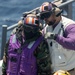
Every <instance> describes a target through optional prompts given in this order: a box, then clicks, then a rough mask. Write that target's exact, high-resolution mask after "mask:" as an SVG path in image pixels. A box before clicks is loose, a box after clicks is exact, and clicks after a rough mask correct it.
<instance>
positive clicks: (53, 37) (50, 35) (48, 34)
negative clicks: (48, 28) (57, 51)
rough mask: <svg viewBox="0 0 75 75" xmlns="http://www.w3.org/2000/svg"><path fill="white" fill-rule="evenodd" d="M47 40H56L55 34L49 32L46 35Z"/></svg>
mask: <svg viewBox="0 0 75 75" xmlns="http://www.w3.org/2000/svg"><path fill="white" fill-rule="evenodd" d="M45 39H54V40H55V39H56V34H54V33H51V32H47V33H46V34H45Z"/></svg>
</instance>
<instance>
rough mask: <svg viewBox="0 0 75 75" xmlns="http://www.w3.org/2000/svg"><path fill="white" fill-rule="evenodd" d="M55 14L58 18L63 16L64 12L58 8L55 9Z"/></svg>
mask: <svg viewBox="0 0 75 75" xmlns="http://www.w3.org/2000/svg"><path fill="white" fill-rule="evenodd" d="M54 12H55V15H56V17H58V16H60V15H61V13H62V12H63V10H62V9H60V8H58V7H55V11H54Z"/></svg>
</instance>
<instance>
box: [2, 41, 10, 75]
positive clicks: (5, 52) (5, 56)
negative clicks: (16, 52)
mask: <svg viewBox="0 0 75 75" xmlns="http://www.w3.org/2000/svg"><path fill="white" fill-rule="evenodd" d="M8 45H9V41H8V42H7V43H6V46H5V49H4V56H3V63H2V75H6V67H7V50H8Z"/></svg>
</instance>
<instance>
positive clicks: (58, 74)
mask: <svg viewBox="0 0 75 75" xmlns="http://www.w3.org/2000/svg"><path fill="white" fill-rule="evenodd" d="M53 75H70V73H69V72H67V71H64V70H58V71H57V72H55V73H54V74H53Z"/></svg>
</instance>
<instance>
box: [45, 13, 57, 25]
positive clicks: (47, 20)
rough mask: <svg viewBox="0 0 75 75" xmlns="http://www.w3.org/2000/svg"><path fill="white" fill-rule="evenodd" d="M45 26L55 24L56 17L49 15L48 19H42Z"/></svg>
mask: <svg viewBox="0 0 75 75" xmlns="http://www.w3.org/2000/svg"><path fill="white" fill-rule="evenodd" d="M44 20H45V22H46V24H48V25H49V26H51V25H54V24H55V22H56V16H55V15H54V14H52V15H50V17H49V18H44Z"/></svg>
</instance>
